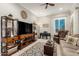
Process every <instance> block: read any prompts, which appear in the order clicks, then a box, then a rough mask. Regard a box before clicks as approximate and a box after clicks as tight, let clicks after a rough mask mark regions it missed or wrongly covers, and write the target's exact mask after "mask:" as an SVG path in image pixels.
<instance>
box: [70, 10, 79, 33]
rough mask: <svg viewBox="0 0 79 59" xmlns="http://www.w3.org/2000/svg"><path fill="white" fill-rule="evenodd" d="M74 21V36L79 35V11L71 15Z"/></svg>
mask: <svg viewBox="0 0 79 59" xmlns="http://www.w3.org/2000/svg"><path fill="white" fill-rule="evenodd" d="M71 18H72V21H73V28H72V29H73V34H79V9H75V10H74V12H73V13H72V15H71Z"/></svg>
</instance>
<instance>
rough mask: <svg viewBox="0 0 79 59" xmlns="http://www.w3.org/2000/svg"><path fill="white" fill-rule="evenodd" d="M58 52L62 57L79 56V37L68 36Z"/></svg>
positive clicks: (61, 41) (61, 43) (61, 42)
mask: <svg viewBox="0 0 79 59" xmlns="http://www.w3.org/2000/svg"><path fill="white" fill-rule="evenodd" d="M59 47H60V48H58V49H57V50H58V51H60V53H58V55H59V54H60V55H61V56H79V37H76V36H74V35H73V36H67V37H66V38H65V40H60V44H59Z"/></svg>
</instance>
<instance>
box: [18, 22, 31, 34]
mask: <svg viewBox="0 0 79 59" xmlns="http://www.w3.org/2000/svg"><path fill="white" fill-rule="evenodd" d="M28 33H32V24H29V23H25V22H21V21H18V33H17V34H18V35H21V34H28Z"/></svg>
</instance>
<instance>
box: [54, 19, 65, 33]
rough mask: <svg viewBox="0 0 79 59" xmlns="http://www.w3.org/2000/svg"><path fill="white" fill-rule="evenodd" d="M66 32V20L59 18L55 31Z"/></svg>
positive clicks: (56, 21)
mask: <svg viewBox="0 0 79 59" xmlns="http://www.w3.org/2000/svg"><path fill="white" fill-rule="evenodd" d="M59 30H65V19H64V18H59V19H56V20H55V31H56V32H58V31H59Z"/></svg>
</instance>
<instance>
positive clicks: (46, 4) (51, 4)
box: [41, 3, 55, 9]
mask: <svg viewBox="0 0 79 59" xmlns="http://www.w3.org/2000/svg"><path fill="white" fill-rule="evenodd" d="M43 5H45V9H47V8H48V6H55V4H53V3H44V4H42V5H41V6H43Z"/></svg>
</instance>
